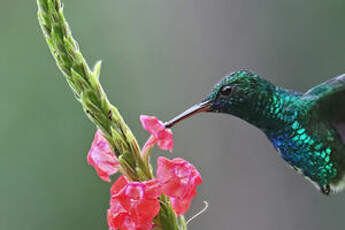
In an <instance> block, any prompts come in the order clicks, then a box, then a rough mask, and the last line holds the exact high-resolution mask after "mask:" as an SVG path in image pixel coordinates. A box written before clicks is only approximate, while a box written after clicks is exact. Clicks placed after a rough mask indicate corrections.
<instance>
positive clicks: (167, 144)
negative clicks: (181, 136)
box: [157, 129, 174, 152]
mask: <svg viewBox="0 0 345 230" xmlns="http://www.w3.org/2000/svg"><path fill="white" fill-rule="evenodd" d="M157 139H158V142H157V145H158V147H159V148H161V149H162V150H169V151H170V152H172V151H173V148H174V139H173V134H172V132H171V130H169V129H164V130H162V131H160V132H159V133H158V138H157Z"/></svg>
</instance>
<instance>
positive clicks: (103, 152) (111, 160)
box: [87, 129, 119, 182]
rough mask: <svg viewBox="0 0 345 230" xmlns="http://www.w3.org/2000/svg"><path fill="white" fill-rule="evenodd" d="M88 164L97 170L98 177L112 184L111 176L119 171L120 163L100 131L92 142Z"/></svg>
mask: <svg viewBox="0 0 345 230" xmlns="http://www.w3.org/2000/svg"><path fill="white" fill-rule="evenodd" d="M87 162H88V164H89V165H92V166H93V167H94V168H95V169H96V172H97V174H98V176H99V177H100V178H101V179H102V180H104V181H106V182H110V178H109V176H111V175H113V174H114V173H116V172H117V170H118V166H119V162H118V161H117V158H116V156H115V154H114V153H113V152H112V151H111V148H110V146H109V144H108V142H107V140H106V139H105V138H104V137H103V134H102V131H101V130H99V129H98V130H97V132H96V134H95V139H94V140H93V142H92V145H91V149H90V151H89V154H88V156H87Z"/></svg>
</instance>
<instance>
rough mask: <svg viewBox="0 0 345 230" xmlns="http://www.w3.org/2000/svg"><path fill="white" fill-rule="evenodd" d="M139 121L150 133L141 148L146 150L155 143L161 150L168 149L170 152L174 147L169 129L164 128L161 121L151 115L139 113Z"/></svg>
mask: <svg viewBox="0 0 345 230" xmlns="http://www.w3.org/2000/svg"><path fill="white" fill-rule="evenodd" d="M140 121H141V123H142V126H143V128H144V129H145V130H146V131H148V132H149V133H151V135H152V136H153V138H152V137H151V138H150V139H149V140H148V141H147V142H146V144H145V145H144V148H143V150H146V149H147V148H148V147H149V146H152V145H154V144H156V143H157V145H158V147H159V148H161V149H162V150H169V151H170V152H171V151H172V150H173V147H174V139H173V134H172V131H171V130H170V129H166V128H165V126H164V124H163V122H161V121H160V120H158V119H157V118H156V117H153V116H146V115H141V116H140Z"/></svg>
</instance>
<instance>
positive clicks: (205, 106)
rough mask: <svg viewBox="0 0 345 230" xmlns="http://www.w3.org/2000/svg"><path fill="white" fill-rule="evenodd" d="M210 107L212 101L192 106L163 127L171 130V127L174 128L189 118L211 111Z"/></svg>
mask: <svg viewBox="0 0 345 230" xmlns="http://www.w3.org/2000/svg"><path fill="white" fill-rule="evenodd" d="M211 105H212V101H204V102H201V103H200V104H196V105H193V106H192V107H190V108H189V109H187V110H186V111H184V112H183V113H181V114H180V115H178V116H176V117H174V118H173V119H171V120H170V121H168V122H166V123H165V127H166V128H171V127H172V126H174V125H175V124H176V123H178V122H180V121H182V120H184V119H186V118H188V117H191V116H193V115H195V114H197V113H202V112H208V111H210V110H211Z"/></svg>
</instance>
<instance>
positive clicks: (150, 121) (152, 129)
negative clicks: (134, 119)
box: [140, 115, 165, 137]
mask: <svg viewBox="0 0 345 230" xmlns="http://www.w3.org/2000/svg"><path fill="white" fill-rule="evenodd" d="M140 121H141V124H142V126H143V128H144V129H145V130H146V131H148V132H149V133H151V134H152V135H153V136H156V137H157V136H158V132H160V131H161V130H163V129H165V126H164V124H163V122H161V121H159V120H158V119H157V118H156V117H153V116H147V115H141V116H140Z"/></svg>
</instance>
